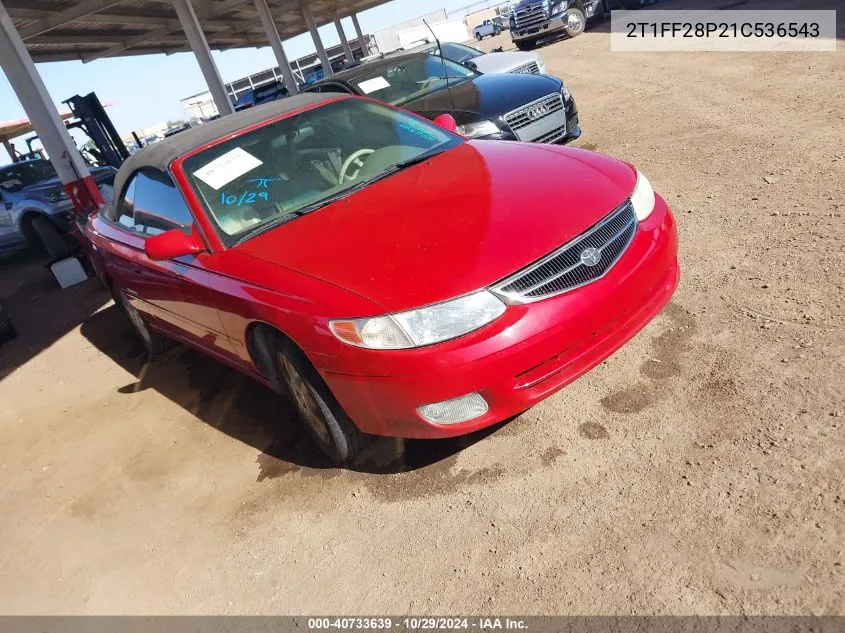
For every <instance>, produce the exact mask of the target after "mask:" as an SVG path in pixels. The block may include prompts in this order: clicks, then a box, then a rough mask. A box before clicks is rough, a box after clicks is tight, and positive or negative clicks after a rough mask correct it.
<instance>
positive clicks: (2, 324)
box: [0, 308, 18, 343]
mask: <svg viewBox="0 0 845 633" xmlns="http://www.w3.org/2000/svg"><path fill="white" fill-rule="evenodd" d="M17 335H18V333H17V332H16V331H15V326H14V325H12V322H11V321H10V320H9V315H7V314H6V313H5V312H4V311H3V309H2V308H0V343H5V342H6V341H11V340H12V339H13V338H16V337H17Z"/></svg>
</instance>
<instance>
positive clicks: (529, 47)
mask: <svg viewBox="0 0 845 633" xmlns="http://www.w3.org/2000/svg"><path fill="white" fill-rule="evenodd" d="M516 47H517V48H518V49H519V50H521V51H533V50H534V49H535V48H536V47H537V42H536V40H519V41H518V42H517V43H516Z"/></svg>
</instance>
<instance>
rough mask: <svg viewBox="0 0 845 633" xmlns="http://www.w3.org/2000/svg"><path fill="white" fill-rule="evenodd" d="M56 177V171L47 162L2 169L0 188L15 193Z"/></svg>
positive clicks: (19, 164) (0, 172)
mask: <svg viewBox="0 0 845 633" xmlns="http://www.w3.org/2000/svg"><path fill="white" fill-rule="evenodd" d="M55 177H56V170H55V169H53V166H52V165H51V164H50V163H49V162H48V161H46V160H44V161H35V162H32V163H18V164H17V165H6V166H5V167H0V187H2V188H3V189H5V190H6V191H11V192H13V193H14V192H16V191H20V190H21V189H23V188H24V187H29V186H30V185H34V184H36V183H38V182H41V181H42V180H47V179H48V178H55Z"/></svg>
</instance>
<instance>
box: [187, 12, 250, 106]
mask: <svg viewBox="0 0 845 633" xmlns="http://www.w3.org/2000/svg"><path fill="white" fill-rule="evenodd" d="M173 8H174V9H176V15H178V16H179V21H180V22H181V23H182V30H183V31H184V32H185V37H186V38H188V43H189V44H190V45H191V49H193V51H194V56H195V57H196V58H197V63H198V64H199V66H200V70H201V71H202V75H203V77H205V83H206V85H207V86H208V89H209V91H210V92H211V96H212V97H214V105H216V106H217V111H218V112H219V113H220V116H225V115H227V114H232V113H234V111H235V108H234V107H233V106H232V101H231V100H230V99H229V94H228V93H227V92H226V85H225V84H224V83H223V79H222V78H221V77H220V71H219V70H217V64H215V63H214V58H213V57H212V56H211V50H210V49H209V48H208V42H207V41H206V39H205V34H204V33H203V32H202V27H201V26H200V23H199V20H198V19H197V14H196V13H195V12H194V7H193V6H191V0H173Z"/></svg>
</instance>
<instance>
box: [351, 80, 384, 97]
mask: <svg viewBox="0 0 845 633" xmlns="http://www.w3.org/2000/svg"><path fill="white" fill-rule="evenodd" d="M358 87H359V88H360V89H361V92H363V93H364V94H365V95H368V94H370V93H371V92H375V91H376V90H382V89H383V88H390V84H389V83H387V79H385V78H384V77H373V78H372V79H367V80H366V81H361V82H358Z"/></svg>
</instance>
